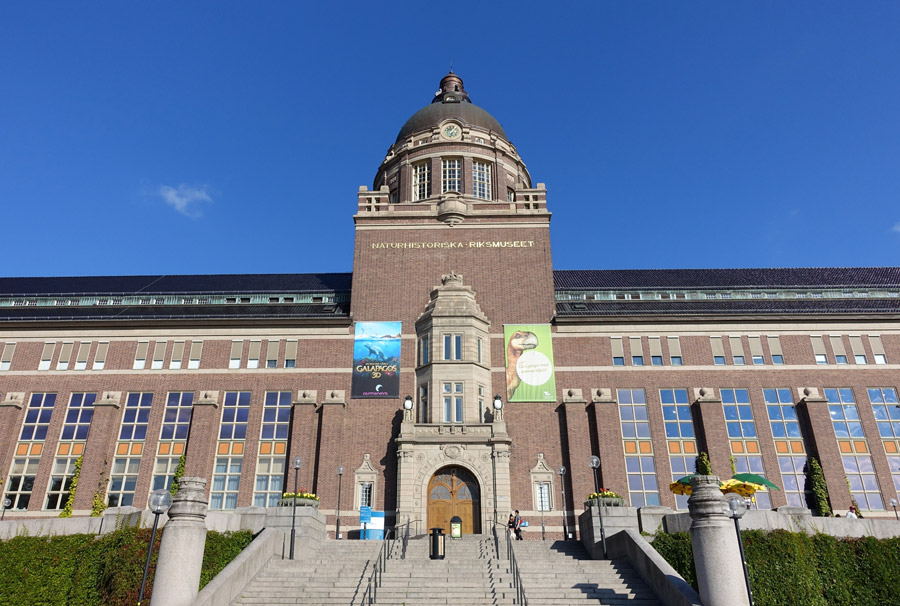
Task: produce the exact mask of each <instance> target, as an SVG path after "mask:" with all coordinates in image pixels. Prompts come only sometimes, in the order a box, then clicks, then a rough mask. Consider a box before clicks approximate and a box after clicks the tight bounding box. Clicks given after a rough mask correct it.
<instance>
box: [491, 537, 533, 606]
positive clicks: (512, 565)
mask: <svg viewBox="0 0 900 606" xmlns="http://www.w3.org/2000/svg"><path fill="white" fill-rule="evenodd" d="M498 526H499V527H500V528H503V529H504V533H503V534H504V535H505V536H506V559H507V560H509V571H510V572H511V573H512V575H513V589H515V590H516V598H515V603H516V604H521V605H522V606H528V598H526V597H525V586H524V584H523V583H522V573H521V572H520V571H519V562H518V561H517V560H516V552H515V550H514V549H513V544H512V539H511V538H510V536H509V527H508V526H505V525H503V524H500V523H499V522H495V523H494V541H495V543H496V542H497V527H498ZM497 556H498V557H499V556H500V552H499V550H498V551H497Z"/></svg>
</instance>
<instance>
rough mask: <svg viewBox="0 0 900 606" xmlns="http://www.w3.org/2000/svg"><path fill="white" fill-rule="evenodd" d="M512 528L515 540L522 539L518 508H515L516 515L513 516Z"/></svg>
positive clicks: (520, 517)
mask: <svg viewBox="0 0 900 606" xmlns="http://www.w3.org/2000/svg"><path fill="white" fill-rule="evenodd" d="M513 530H515V533H516V540H517V541H521V540H522V516H520V515H519V510H518V509H517V510H516V515H515V516H514V517H513Z"/></svg>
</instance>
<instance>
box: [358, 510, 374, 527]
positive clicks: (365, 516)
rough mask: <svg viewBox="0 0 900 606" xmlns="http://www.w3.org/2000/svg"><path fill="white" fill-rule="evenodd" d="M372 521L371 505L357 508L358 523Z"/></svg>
mask: <svg viewBox="0 0 900 606" xmlns="http://www.w3.org/2000/svg"><path fill="white" fill-rule="evenodd" d="M371 522H372V508H371V507H360V508H359V523H360V524H370V523H371Z"/></svg>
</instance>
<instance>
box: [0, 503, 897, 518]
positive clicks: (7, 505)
mask: <svg viewBox="0 0 900 606" xmlns="http://www.w3.org/2000/svg"><path fill="white" fill-rule="evenodd" d="M10 507H12V501H11V500H10V499H9V498H6V499H3V513H0V520H3V518H5V517H6V510H7V509H9V508H10ZM894 509H895V510H896V507H895V508H894Z"/></svg>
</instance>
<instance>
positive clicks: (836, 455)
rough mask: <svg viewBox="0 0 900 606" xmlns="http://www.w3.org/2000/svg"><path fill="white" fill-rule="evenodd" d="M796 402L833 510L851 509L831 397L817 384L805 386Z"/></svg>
mask: <svg viewBox="0 0 900 606" xmlns="http://www.w3.org/2000/svg"><path fill="white" fill-rule="evenodd" d="M800 395H801V400H800V401H799V402H798V403H797V410H798V412H799V414H798V416H799V417H800V419H801V420H802V421H803V423H804V425H805V426H806V427H804V428H803V429H804V432H803V433H804V436H805V437H806V445H807V447H808V448H809V450H810V454H813V455H816V456H817V457H818V459H819V463H821V464H822V473H824V475H825V482H826V483H827V485H828V497H829V499H830V500H831V507H832V508H834V509H850V494H849V491H847V490H842V488H843V487H844V486H846V485H847V476H846V475H845V474H844V466H843V464H842V461H841V452H840V450H839V449H838V443H837V438H835V435H834V426H833V425H832V423H831V413H830V412H829V411H828V400H826V399H825V398H823V397H822V396H820V395H819V390H818V389H817V388H815V387H805V388H803V389H802V390H801V392H800Z"/></svg>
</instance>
